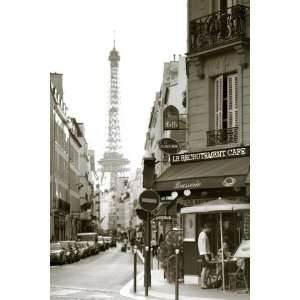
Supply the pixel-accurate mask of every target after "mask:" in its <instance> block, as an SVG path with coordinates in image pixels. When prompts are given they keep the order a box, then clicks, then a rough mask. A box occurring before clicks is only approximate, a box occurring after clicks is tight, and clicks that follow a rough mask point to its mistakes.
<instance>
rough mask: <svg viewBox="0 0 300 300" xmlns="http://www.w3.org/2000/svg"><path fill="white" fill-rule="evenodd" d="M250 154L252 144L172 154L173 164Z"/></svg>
mask: <svg viewBox="0 0 300 300" xmlns="http://www.w3.org/2000/svg"><path fill="white" fill-rule="evenodd" d="M245 156H250V146H244V147H234V148H226V149H220V150H212V151H203V152H193V153H183V154H176V155H171V158H170V161H171V164H180V163H189V162H198V161H205V160H216V159H228V158H238V157H245Z"/></svg>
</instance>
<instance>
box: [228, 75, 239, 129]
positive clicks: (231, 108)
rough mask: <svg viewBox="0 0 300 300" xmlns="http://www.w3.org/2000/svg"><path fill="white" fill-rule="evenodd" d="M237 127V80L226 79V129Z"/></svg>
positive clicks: (229, 77)
mask: <svg viewBox="0 0 300 300" xmlns="http://www.w3.org/2000/svg"><path fill="white" fill-rule="evenodd" d="M237 126H238V78H237V75H236V74H234V75H229V76H228V77H227V128H232V127H237Z"/></svg>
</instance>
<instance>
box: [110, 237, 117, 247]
mask: <svg viewBox="0 0 300 300" xmlns="http://www.w3.org/2000/svg"><path fill="white" fill-rule="evenodd" d="M111 247H117V240H116V239H115V238H111Z"/></svg>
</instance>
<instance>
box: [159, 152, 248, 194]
mask: <svg viewBox="0 0 300 300" xmlns="http://www.w3.org/2000/svg"><path fill="white" fill-rule="evenodd" d="M249 164H250V161H249V157H239V158H231V159H220V160H209V161H200V162H191V163H181V164H175V165H171V167H170V168H168V169H167V170H166V171H165V172H164V173H163V174H162V175H161V176H160V177H159V178H158V179H157V180H156V183H155V190H156V191H176V190H186V189H189V190H193V189H205V188H224V187H243V186H245V181H246V178H247V175H248V173H249Z"/></svg>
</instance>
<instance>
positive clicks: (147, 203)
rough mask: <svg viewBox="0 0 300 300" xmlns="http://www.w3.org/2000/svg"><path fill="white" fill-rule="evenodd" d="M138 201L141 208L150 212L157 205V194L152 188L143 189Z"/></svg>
mask: <svg viewBox="0 0 300 300" xmlns="http://www.w3.org/2000/svg"><path fill="white" fill-rule="evenodd" d="M139 203H140V206H141V208H142V209H143V210H145V211H147V212H151V211H152V210H154V209H155V208H157V207H158V204H159V195H158V194H157V193H156V192H155V191H153V190H145V191H143V192H142V193H141V194H140V197H139Z"/></svg>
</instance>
